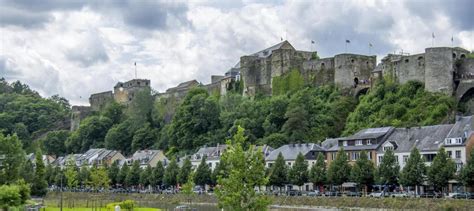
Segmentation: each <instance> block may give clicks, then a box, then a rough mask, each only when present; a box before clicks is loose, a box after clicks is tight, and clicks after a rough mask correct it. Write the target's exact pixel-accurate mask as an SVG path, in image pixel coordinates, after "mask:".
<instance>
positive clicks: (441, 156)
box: [428, 147, 456, 190]
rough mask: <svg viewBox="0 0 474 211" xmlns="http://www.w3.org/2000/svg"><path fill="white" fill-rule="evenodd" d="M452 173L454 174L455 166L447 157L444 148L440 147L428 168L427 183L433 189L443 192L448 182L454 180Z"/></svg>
mask: <svg viewBox="0 0 474 211" xmlns="http://www.w3.org/2000/svg"><path fill="white" fill-rule="evenodd" d="M454 173H456V164H455V163H454V161H453V160H452V159H451V158H450V157H449V156H448V154H447V153H446V151H445V150H444V147H441V148H440V149H439V150H438V153H437V154H436V156H435V157H434V159H433V163H431V166H430V167H429V168H428V181H429V182H430V184H432V185H433V186H434V187H435V189H437V190H440V189H441V190H444V188H445V187H446V186H447V185H448V182H449V180H451V179H454Z"/></svg>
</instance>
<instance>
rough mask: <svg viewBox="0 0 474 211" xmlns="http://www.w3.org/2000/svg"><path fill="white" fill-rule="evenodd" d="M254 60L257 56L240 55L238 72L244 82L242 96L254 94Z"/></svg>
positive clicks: (255, 72)
mask: <svg viewBox="0 0 474 211" xmlns="http://www.w3.org/2000/svg"><path fill="white" fill-rule="evenodd" d="M255 60H257V56H242V57H240V72H241V74H242V80H243V82H244V90H243V93H242V94H243V95H244V96H255V91H256V90H255V89H256V85H257V74H259V73H257V72H258V71H260V70H257V69H256V68H255V67H256V65H255V63H256V62H255Z"/></svg>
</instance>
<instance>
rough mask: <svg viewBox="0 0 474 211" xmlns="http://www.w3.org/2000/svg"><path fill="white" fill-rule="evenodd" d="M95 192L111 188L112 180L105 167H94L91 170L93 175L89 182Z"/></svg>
mask: <svg viewBox="0 0 474 211" xmlns="http://www.w3.org/2000/svg"><path fill="white" fill-rule="evenodd" d="M87 184H89V186H90V187H92V189H93V190H99V189H100V188H105V189H107V188H109V184H110V179H109V175H108V174H107V170H106V169H105V168H103V167H97V166H94V167H92V168H91V174H90V177H89V180H88V182H87Z"/></svg>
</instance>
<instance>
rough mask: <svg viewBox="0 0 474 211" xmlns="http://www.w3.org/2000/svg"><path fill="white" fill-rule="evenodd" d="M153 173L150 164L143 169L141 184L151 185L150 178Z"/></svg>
mask: <svg viewBox="0 0 474 211" xmlns="http://www.w3.org/2000/svg"><path fill="white" fill-rule="evenodd" d="M152 174H153V170H152V168H151V166H150V165H147V166H146V168H145V170H143V171H142V172H141V174H140V184H142V185H143V186H144V187H146V186H148V185H150V180H151V177H152Z"/></svg>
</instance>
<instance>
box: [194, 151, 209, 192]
mask: <svg viewBox="0 0 474 211" xmlns="http://www.w3.org/2000/svg"><path fill="white" fill-rule="evenodd" d="M211 174H212V172H211V169H210V168H209V165H207V163H206V156H203V157H202V159H201V163H200V164H199V166H198V168H197V169H196V173H195V174H194V182H195V183H196V184H197V185H200V186H202V187H205V186H206V185H208V184H211V182H212V181H211Z"/></svg>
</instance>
